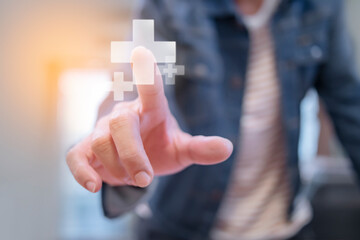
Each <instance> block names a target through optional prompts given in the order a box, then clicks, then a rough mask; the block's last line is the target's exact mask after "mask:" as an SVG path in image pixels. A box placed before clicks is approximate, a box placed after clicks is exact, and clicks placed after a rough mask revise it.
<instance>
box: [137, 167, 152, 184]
mask: <svg viewBox="0 0 360 240" xmlns="http://www.w3.org/2000/svg"><path fill="white" fill-rule="evenodd" d="M150 182H151V177H150V176H149V174H147V173H146V172H145V171H141V172H139V173H137V174H136V175H135V183H136V185H137V186H139V187H146V186H148V185H149V184H150Z"/></svg>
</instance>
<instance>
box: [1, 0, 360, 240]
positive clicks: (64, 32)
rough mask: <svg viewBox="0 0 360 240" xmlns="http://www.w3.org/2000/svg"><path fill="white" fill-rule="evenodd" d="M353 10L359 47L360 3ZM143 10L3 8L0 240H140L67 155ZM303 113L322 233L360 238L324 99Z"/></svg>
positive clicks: (95, 0)
mask: <svg viewBox="0 0 360 240" xmlns="http://www.w3.org/2000/svg"><path fill="white" fill-rule="evenodd" d="M346 3H347V9H348V24H349V27H350V29H351V33H352V36H353V38H354V40H355V45H356V46H360V28H359V27H358V23H359V22H360V16H359V14H358V12H359V11H360V2H359V1H358V0H347V1H346ZM138 5H139V2H138V1H126V0H102V1H99V0H71V1H70V0H52V1H45V0H13V1H4V0H0V112H1V117H0V154H1V158H2V159H1V161H0V239H16V240H17V239H36V240H41V239H131V237H130V236H129V231H128V229H129V226H130V225H131V214H130V215H127V216H125V217H124V218H120V219H117V220H112V221H110V220H107V219H105V218H104V217H103V215H102V210H101V205H100V204H101V203H100V196H99V194H90V193H87V192H86V191H85V190H83V189H82V188H81V187H80V186H79V185H78V184H77V183H76V182H75V180H73V178H72V177H71V175H70V173H69V171H68V170H67V168H66V164H65V153H66V150H67V149H68V148H69V147H70V146H71V145H72V144H74V143H76V142H77V141H78V140H80V139H81V138H82V137H84V136H85V135H86V134H88V133H89V131H90V130H91V128H92V126H93V125H94V122H95V118H96V111H97V107H98V105H99V104H100V102H101V100H102V99H103V98H104V97H105V96H106V95H107V92H106V91H102V90H101V91H99V89H100V87H101V86H102V85H101V83H102V82H106V81H111V75H112V72H113V69H114V68H115V67H116V66H114V65H113V64H110V41H114V40H122V39H124V38H126V36H127V35H128V33H129V32H130V29H131V19H132V14H133V12H134V11H135V10H136V8H137V7H138ZM356 51H357V55H358V59H360V49H359V48H357V49H356ZM359 62H360V61H359ZM359 69H360V65H359ZM302 111H303V113H304V114H303V119H302V122H303V126H304V128H303V129H302V136H301V144H300V150H299V151H300V152H299V154H300V157H301V161H302V169H303V171H302V177H303V179H304V182H305V183H306V184H307V186H308V194H309V196H310V198H311V200H312V202H313V205H314V211H315V228H316V231H318V232H320V233H321V234H323V235H322V236H324V238H323V239H330V238H327V236H329V235H330V234H331V236H332V237H333V236H339V239H360V233H359V230H358V226H360V225H359V224H360V196H359V191H358V188H357V187H356V186H355V184H354V181H353V177H352V173H351V171H350V170H349V167H348V162H347V160H346V157H345V156H344V155H343V154H342V150H341V147H340V146H339V144H338V143H337V140H336V138H335V137H334V136H333V131H332V127H331V124H330V122H329V121H328V119H327V116H326V114H324V113H323V111H322V108H321V105H319V104H318V100H317V96H316V93H315V92H309V95H308V97H307V98H306V99H305V100H304V102H303V106H302ZM332 226H333V227H332ZM329 229H330V231H329ZM356 236H357V237H356ZM353 237H355V238H353Z"/></svg>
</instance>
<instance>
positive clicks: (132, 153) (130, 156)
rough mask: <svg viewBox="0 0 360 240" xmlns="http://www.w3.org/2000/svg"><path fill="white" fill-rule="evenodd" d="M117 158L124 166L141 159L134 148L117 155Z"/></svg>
mask: <svg viewBox="0 0 360 240" xmlns="http://www.w3.org/2000/svg"><path fill="white" fill-rule="evenodd" d="M119 157H120V160H121V161H122V162H123V163H124V164H132V163H133V162H136V161H137V160H138V159H139V158H140V157H141V155H140V152H139V150H138V149H137V148H136V147H130V148H127V149H126V150H124V151H122V152H121V153H120V154H119Z"/></svg>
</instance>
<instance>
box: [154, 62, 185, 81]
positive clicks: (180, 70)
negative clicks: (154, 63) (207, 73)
mask: <svg viewBox="0 0 360 240" xmlns="http://www.w3.org/2000/svg"><path fill="white" fill-rule="evenodd" d="M159 68H160V71H161V73H162V74H164V76H165V83H166V84H169V85H174V84H175V75H184V74H185V68H184V66H182V65H174V64H172V63H168V64H165V66H159Z"/></svg>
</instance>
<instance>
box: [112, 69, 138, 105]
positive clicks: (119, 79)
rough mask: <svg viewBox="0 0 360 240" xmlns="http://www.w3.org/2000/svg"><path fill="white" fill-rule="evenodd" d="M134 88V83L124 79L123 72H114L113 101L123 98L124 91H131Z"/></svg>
mask: <svg viewBox="0 0 360 240" xmlns="http://www.w3.org/2000/svg"><path fill="white" fill-rule="evenodd" d="M133 90H134V84H133V83H132V82H130V81H124V73H123V72H116V73H114V84H113V91H114V101H122V100H124V92H125V91H126V92H131V91H133Z"/></svg>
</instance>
